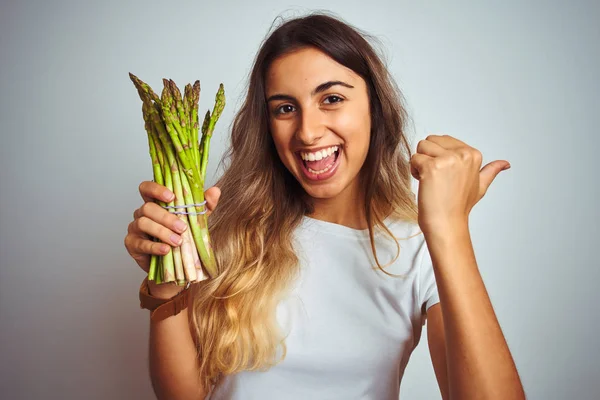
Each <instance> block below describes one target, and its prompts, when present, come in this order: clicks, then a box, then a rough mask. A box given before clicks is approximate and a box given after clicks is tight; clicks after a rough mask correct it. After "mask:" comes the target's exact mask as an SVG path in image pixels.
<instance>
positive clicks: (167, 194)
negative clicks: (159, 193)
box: [163, 190, 175, 201]
mask: <svg viewBox="0 0 600 400" xmlns="http://www.w3.org/2000/svg"><path fill="white" fill-rule="evenodd" d="M163 196H164V198H165V200H166V201H171V200H173V197H175V195H174V194H173V192H171V191H170V190H165V192H164V193H163Z"/></svg>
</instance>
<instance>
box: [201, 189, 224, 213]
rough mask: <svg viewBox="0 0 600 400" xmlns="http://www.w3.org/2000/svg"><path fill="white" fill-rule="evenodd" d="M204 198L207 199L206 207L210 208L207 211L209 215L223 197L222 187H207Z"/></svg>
mask: <svg viewBox="0 0 600 400" xmlns="http://www.w3.org/2000/svg"><path fill="white" fill-rule="evenodd" d="M204 198H205V200H206V207H207V208H208V212H207V213H206V215H207V216H208V215H210V214H211V213H212V212H213V211H214V210H215V208H216V207H217V204H218V203H219V199H220V198H221V189H219V188H218V187H217V186H213V187H211V188H209V189H207V190H206V191H205V192H204Z"/></svg>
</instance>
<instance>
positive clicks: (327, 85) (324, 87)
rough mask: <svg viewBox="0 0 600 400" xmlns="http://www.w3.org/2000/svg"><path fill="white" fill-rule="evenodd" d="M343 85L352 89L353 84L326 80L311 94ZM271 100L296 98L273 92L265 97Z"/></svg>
mask: <svg viewBox="0 0 600 400" xmlns="http://www.w3.org/2000/svg"><path fill="white" fill-rule="evenodd" d="M337 85H339V86H344V87H347V88H349V89H354V86H352V85H350V84H348V83H346V82H342V81H327V82H325V83H321V84H320V85H319V86H317V87H316V88H315V89H314V90H313V91H312V92H311V94H310V95H311V96H314V95H316V94H319V93H322V92H324V91H326V90H327V89H329V88H332V87H333V86H337ZM273 100H289V101H295V100H296V99H295V98H294V97H293V96H290V95H287V94H274V95H273V96H270V97H269V98H268V99H267V103H268V102H270V101H273Z"/></svg>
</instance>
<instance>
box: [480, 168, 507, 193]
mask: <svg viewBox="0 0 600 400" xmlns="http://www.w3.org/2000/svg"><path fill="white" fill-rule="evenodd" d="M509 168H510V163H509V162H508V161H503V160H497V161H492V162H491V163H489V164H487V165H486V166H485V167H483V168H482V169H481V171H479V195H480V197H483V195H485V193H486V192H487V190H488V188H489V187H490V185H491V184H492V182H493V181H494V179H496V177H497V176H498V174H499V173H500V172H502V171H505V170H507V169H509Z"/></svg>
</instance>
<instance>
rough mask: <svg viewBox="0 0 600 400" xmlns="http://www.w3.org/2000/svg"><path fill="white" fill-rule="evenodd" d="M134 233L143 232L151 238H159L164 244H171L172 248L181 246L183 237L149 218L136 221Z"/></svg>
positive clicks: (143, 217)
mask: <svg viewBox="0 0 600 400" xmlns="http://www.w3.org/2000/svg"><path fill="white" fill-rule="evenodd" d="M133 224H134V231H133V232H134V233H135V232H143V233H145V234H147V235H149V236H151V237H154V238H157V239H159V240H161V241H162V242H164V243H169V244H171V245H172V246H180V245H181V243H182V240H183V239H182V237H181V236H180V235H178V234H177V233H175V232H173V231H172V230H171V229H169V228H167V227H165V226H163V225H161V224H159V223H157V222H155V221H153V220H151V219H150V218H148V217H145V216H142V217H140V218H138V219H136V220H135V221H134V223H133Z"/></svg>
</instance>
